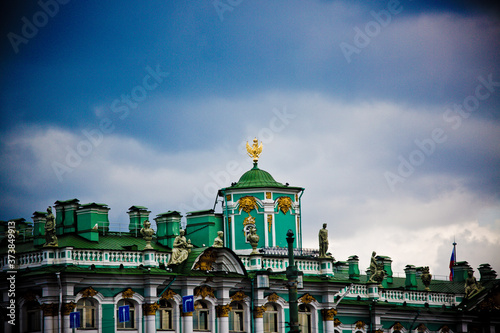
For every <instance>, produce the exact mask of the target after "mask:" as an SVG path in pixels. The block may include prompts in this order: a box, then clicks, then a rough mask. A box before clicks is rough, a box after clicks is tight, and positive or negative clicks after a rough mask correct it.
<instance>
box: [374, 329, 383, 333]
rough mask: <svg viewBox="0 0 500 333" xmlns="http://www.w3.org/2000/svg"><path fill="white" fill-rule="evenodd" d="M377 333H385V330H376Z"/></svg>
mask: <svg viewBox="0 0 500 333" xmlns="http://www.w3.org/2000/svg"><path fill="white" fill-rule="evenodd" d="M375 333H384V330H376V331H375Z"/></svg>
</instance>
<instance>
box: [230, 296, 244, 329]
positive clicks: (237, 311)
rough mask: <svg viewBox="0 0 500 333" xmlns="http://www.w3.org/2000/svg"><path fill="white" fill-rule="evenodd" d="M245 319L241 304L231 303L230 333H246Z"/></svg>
mask: <svg viewBox="0 0 500 333" xmlns="http://www.w3.org/2000/svg"><path fill="white" fill-rule="evenodd" d="M244 318H245V317H244V310H243V305H242V304H241V303H239V302H233V303H231V311H230V312H229V331H231V332H244V331H245V330H244V325H243V319H244Z"/></svg>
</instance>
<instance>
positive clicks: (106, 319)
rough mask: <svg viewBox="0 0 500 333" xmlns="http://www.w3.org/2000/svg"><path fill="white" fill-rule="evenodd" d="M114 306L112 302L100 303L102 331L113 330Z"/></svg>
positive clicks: (112, 331) (108, 332)
mask: <svg viewBox="0 0 500 333" xmlns="http://www.w3.org/2000/svg"><path fill="white" fill-rule="evenodd" d="M114 309H115V307H114V305H113V304H103V305H102V333H114V332H115V310H114Z"/></svg>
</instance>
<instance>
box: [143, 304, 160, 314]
mask: <svg viewBox="0 0 500 333" xmlns="http://www.w3.org/2000/svg"><path fill="white" fill-rule="evenodd" d="M159 308H160V304H158V303H145V304H143V305H142V311H144V314H145V315H146V316H154V315H156V310H158V309H159Z"/></svg>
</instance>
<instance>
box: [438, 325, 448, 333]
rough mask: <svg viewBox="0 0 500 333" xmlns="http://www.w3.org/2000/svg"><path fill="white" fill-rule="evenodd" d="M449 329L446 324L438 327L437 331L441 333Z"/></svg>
mask: <svg viewBox="0 0 500 333" xmlns="http://www.w3.org/2000/svg"><path fill="white" fill-rule="evenodd" d="M449 331H450V328H449V327H448V326H447V325H444V326H443V327H441V328H440V329H439V332H441V333H448V332H449Z"/></svg>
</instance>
